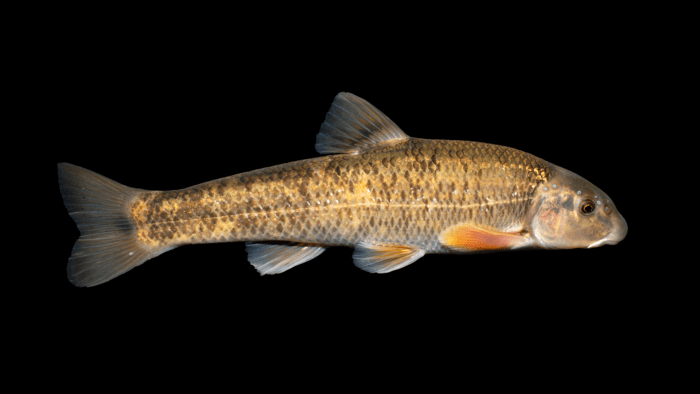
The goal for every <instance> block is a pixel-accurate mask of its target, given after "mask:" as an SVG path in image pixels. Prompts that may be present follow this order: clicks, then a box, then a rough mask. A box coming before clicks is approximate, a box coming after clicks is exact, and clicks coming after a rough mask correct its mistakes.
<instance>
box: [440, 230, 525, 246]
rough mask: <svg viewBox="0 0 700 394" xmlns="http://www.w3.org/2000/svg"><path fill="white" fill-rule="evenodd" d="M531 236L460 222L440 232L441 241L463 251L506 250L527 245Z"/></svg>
mask: <svg viewBox="0 0 700 394" xmlns="http://www.w3.org/2000/svg"><path fill="white" fill-rule="evenodd" d="M529 242H530V238H529V237H526V236H524V235H522V234H521V233H519V232H502V231H497V230H488V229H484V228H480V227H476V226H473V225H471V224H458V225H456V226H452V227H450V228H449V229H447V230H445V231H444V232H443V233H442V234H440V243H441V244H442V245H444V246H446V247H448V248H450V249H456V250H462V251H477V250H482V251H485V250H505V249H513V248H517V247H521V246H525V245H527V244H528V243H529Z"/></svg>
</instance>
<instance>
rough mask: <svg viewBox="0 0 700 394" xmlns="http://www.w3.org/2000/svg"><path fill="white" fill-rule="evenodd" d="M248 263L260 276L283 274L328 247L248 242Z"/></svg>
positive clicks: (246, 247) (246, 246)
mask: <svg viewBox="0 0 700 394" xmlns="http://www.w3.org/2000/svg"><path fill="white" fill-rule="evenodd" d="M245 250H246V252H248V261H250V263H251V264H252V265H253V267H255V269H256V270H258V272H259V273H260V275H272V274H279V273H282V272H284V271H286V270H288V269H290V268H292V267H296V266H297V265H299V264H302V263H305V262H307V261H309V260H311V259H313V258H315V257H318V255H320V254H321V253H323V252H325V251H326V247H325V246H322V245H316V244H307V243H282V244H280V243H265V242H246V244H245Z"/></svg>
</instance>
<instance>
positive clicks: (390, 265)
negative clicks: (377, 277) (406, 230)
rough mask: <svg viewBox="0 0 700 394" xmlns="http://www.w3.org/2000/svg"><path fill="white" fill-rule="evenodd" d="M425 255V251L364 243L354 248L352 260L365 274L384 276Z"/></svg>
mask: <svg viewBox="0 0 700 394" xmlns="http://www.w3.org/2000/svg"><path fill="white" fill-rule="evenodd" d="M424 255H425V251H423V250H420V249H414V248H411V247H408V246H400V245H386V246H379V245H371V244H367V243H364V242H361V243H360V244H358V245H356V246H355V251H354V252H353V254H352V259H353V262H354V263H355V265H356V266H357V267H358V268H360V269H363V270H365V271H367V272H372V273H378V274H385V273H387V272H391V271H394V270H397V269H399V268H403V267H405V266H407V265H409V264H411V263H413V262H414V261H416V260H418V259H419V258H421V257H423V256H424Z"/></svg>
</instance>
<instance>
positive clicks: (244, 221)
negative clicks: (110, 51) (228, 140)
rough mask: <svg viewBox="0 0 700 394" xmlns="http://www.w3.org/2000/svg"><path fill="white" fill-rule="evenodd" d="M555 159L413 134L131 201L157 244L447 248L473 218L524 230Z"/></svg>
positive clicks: (142, 233)
mask: <svg viewBox="0 0 700 394" xmlns="http://www.w3.org/2000/svg"><path fill="white" fill-rule="evenodd" d="M549 172H550V169H549V165H548V163H547V162H546V161H544V160H541V159H539V158H537V157H535V156H533V155H531V154H528V153H525V152H522V151H519V150H517V149H513V148H508V147H504V146H498V145H492V144H485V143H478V142H470V141H444V140H427V139H418V138H411V139H409V140H406V141H403V142H399V143H397V144H393V145H387V146H380V147H377V148H374V149H371V150H368V151H365V152H362V153H360V154H342V155H334V156H326V157H319V158H314V159H309V160H301V161H297V162H293V163H288V164H283V165H279V166H274V167H268V168H263V169H260V170H255V171H251V172H247V173H243V174H239V175H234V176H230V177H227V178H222V179H218V180H215V181H211V182H206V183H203V184H200V185H197V186H193V187H190V188H187V189H182V190H177V191H162V192H145V193H144V194H142V195H141V196H140V197H139V198H137V199H136V201H135V202H134V203H133V205H132V206H131V214H132V218H133V220H134V222H135V223H136V226H137V228H138V236H139V238H140V239H141V240H142V241H143V242H144V243H147V244H149V245H153V246H166V245H173V246H176V245H182V244H189V243H210V242H234V241H262V240H287V241H296V242H305V243H314V244H324V245H345V246H354V245H356V244H357V243H358V242H360V241H368V242H372V243H379V244H401V245H409V246H415V247H418V248H421V249H422V250H424V251H426V253H439V252H447V249H445V248H444V246H442V245H441V244H440V242H439V235H440V234H441V233H442V232H443V231H444V230H445V229H447V228H448V227H450V226H452V225H455V224H459V223H471V224H474V225H476V226H479V227H482V228H484V227H485V228H489V229H499V230H505V229H508V230H510V231H513V230H515V231H518V230H520V229H522V227H523V224H524V219H525V216H526V212H527V208H528V206H529V205H530V202H531V198H532V196H533V193H534V191H535V190H536V187H537V185H538V184H539V183H540V182H542V181H544V180H546V179H547V177H548V176H549Z"/></svg>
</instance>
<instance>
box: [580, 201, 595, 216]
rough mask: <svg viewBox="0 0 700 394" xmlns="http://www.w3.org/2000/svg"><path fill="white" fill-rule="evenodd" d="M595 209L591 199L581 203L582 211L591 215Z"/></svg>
mask: <svg viewBox="0 0 700 394" xmlns="http://www.w3.org/2000/svg"><path fill="white" fill-rule="evenodd" d="M593 211H595V204H594V203H593V201H591V200H586V201H583V202H582V203H581V213H582V214H584V215H590V214H592V213H593Z"/></svg>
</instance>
